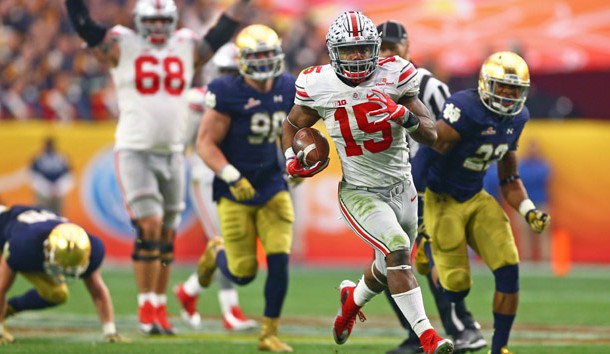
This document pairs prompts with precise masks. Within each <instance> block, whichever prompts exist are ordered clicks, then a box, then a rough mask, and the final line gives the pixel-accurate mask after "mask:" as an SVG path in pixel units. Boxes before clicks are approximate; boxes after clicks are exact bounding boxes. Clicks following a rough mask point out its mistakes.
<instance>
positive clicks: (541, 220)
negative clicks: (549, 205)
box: [525, 209, 551, 233]
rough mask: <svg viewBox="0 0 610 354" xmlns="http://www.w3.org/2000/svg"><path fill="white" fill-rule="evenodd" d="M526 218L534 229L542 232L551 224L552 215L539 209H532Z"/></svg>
mask: <svg viewBox="0 0 610 354" xmlns="http://www.w3.org/2000/svg"><path fill="white" fill-rule="evenodd" d="M525 220H526V221H527V223H528V224H529V225H530V227H531V228H532V230H534V231H536V232H538V233H540V232H542V231H544V229H546V228H547V227H548V226H549V225H550V224H551V216H550V215H549V214H547V213H545V212H543V211H540V210H538V209H532V210H530V211H528V212H527V213H526V214H525Z"/></svg>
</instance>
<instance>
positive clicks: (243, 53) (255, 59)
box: [235, 25, 284, 81]
mask: <svg viewBox="0 0 610 354" xmlns="http://www.w3.org/2000/svg"><path fill="white" fill-rule="evenodd" d="M235 46H236V47H237V53H238V61H239V72H240V73H241V74H242V75H243V76H246V77H249V78H251V79H254V80H260V81H262V80H267V79H270V78H274V77H276V76H279V75H280V74H281V73H282V71H283V70H284V52H283V51H282V41H281V40H280V38H279V37H278V35H277V33H275V31H274V30H272V29H271V28H269V27H267V26H265V25H250V26H248V27H246V28H244V29H243V30H241V32H239V34H237V37H236V38H235Z"/></svg>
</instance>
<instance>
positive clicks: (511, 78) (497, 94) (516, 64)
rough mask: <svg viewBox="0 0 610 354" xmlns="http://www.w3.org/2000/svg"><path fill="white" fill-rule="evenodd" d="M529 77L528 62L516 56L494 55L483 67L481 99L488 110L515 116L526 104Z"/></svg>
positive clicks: (507, 54) (480, 86)
mask: <svg viewBox="0 0 610 354" xmlns="http://www.w3.org/2000/svg"><path fill="white" fill-rule="evenodd" d="M529 86H530V76H529V69H528V67H527V64H526V63H525V61H524V60H523V59H522V58H521V57H520V56H518V55H517V54H515V53H512V52H499V53H495V54H492V55H491V56H490V57H489V58H487V60H486V61H485V62H484V63H483V65H482V66H481V73H480V75H479V97H480V98H481V101H482V102H483V104H484V105H485V107H487V108H488V109H489V110H491V111H493V112H495V113H497V114H500V115H503V116H515V115H517V114H519V113H520V112H521V111H522V110H523V107H524V105H525V101H526V99H527V95H528V93H529Z"/></svg>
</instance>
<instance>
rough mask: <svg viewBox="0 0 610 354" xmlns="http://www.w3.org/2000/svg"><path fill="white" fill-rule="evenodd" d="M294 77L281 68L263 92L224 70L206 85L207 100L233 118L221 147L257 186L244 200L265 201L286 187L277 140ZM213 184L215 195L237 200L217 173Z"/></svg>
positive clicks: (286, 109)
mask: <svg viewBox="0 0 610 354" xmlns="http://www.w3.org/2000/svg"><path fill="white" fill-rule="evenodd" d="M294 82H295V78H294V76H293V75H291V74H288V73H284V74H282V75H280V76H278V77H277V78H276V79H275V80H274V84H273V88H272V89H271V91H270V92H267V93H263V92H259V91H257V90H255V89H254V88H252V87H250V86H248V85H247V84H246V83H245V82H244V79H243V77H242V76H241V75H237V74H236V75H223V76H221V77H219V78H217V79H215V80H213V81H212V82H210V84H209V85H208V93H207V94H206V104H207V105H208V106H209V107H211V108H213V109H215V110H216V111H218V112H220V113H223V114H226V115H228V116H230V117H231V125H230V127H229V131H228V132H227V135H226V136H225V138H224V140H223V141H222V142H221V143H220V144H219V147H220V149H221V150H222V152H223V153H224V154H225V156H226V158H227V160H228V161H229V163H231V164H232V165H233V166H235V168H237V169H238V170H239V172H241V174H242V176H244V177H246V178H247V179H248V180H249V181H250V183H251V184H252V186H253V187H254V189H256V195H255V197H254V198H253V199H251V200H248V201H246V202H243V203H244V204H249V205H259V204H263V203H265V202H266V201H268V200H269V199H271V197H273V196H274V195H275V194H277V193H278V192H279V191H282V190H287V189H288V187H287V185H286V182H285V181H284V177H283V175H284V169H285V167H284V162H283V161H282V160H281V159H280V157H281V154H278V152H277V151H278V149H279V147H278V144H277V140H278V137H279V136H281V134H282V122H283V121H284V119H286V116H287V115H288V112H290V109H291V108H292V106H293V101H294V95H295V88H294ZM213 189H214V200H216V201H218V200H219V199H220V197H225V198H228V199H231V200H235V199H234V198H233V196H232V195H231V193H230V192H229V186H228V185H227V184H226V183H225V182H223V181H222V180H220V179H219V178H215V179H214V186H213Z"/></svg>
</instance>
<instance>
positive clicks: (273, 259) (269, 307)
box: [265, 253, 289, 318]
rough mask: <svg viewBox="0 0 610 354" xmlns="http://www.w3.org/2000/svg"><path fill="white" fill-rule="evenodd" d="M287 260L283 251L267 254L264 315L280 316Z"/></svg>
mask: <svg viewBox="0 0 610 354" xmlns="http://www.w3.org/2000/svg"><path fill="white" fill-rule="evenodd" d="M288 261H289V257H288V255H287V254H285V253H282V254H272V255H269V256H267V266H268V269H269V270H268V274H267V281H266V282H265V317H270V318H277V317H280V313H281V312H282V306H283V305H284V299H285V298H286V292H287V291H288Z"/></svg>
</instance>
